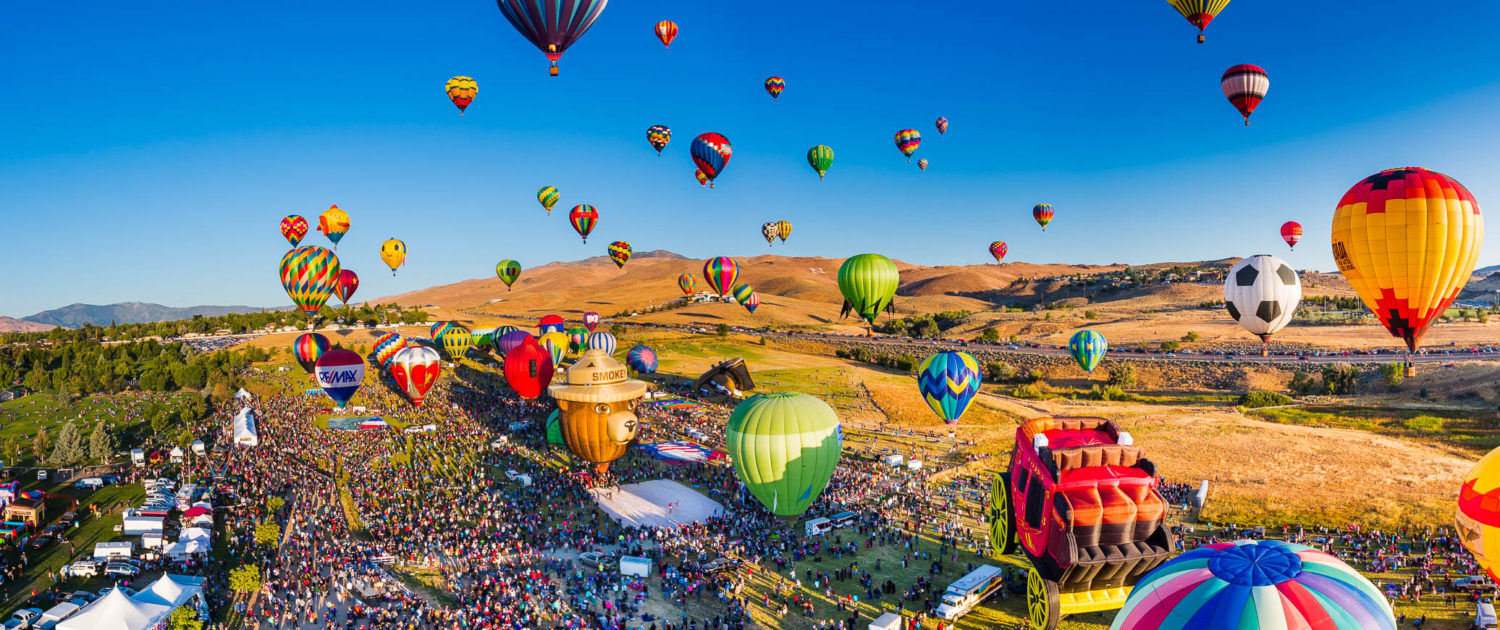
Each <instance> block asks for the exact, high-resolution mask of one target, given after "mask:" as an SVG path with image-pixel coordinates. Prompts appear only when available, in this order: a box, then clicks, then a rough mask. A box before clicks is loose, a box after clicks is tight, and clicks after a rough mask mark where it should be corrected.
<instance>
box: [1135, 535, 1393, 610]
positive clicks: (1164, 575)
mask: <svg viewBox="0 0 1500 630" xmlns="http://www.w3.org/2000/svg"><path fill="white" fill-rule="evenodd" d="M1187 628H1203V629H1205V630H1218V629H1220V628H1223V629H1225V630H1229V629H1236V630H1238V629H1250V630H1258V629H1264V628H1278V629H1280V628H1285V629H1288V630H1292V629H1296V630H1313V629H1326V630H1395V629H1396V617H1395V615H1394V614H1393V613H1392V611H1391V606H1390V604H1389V603H1388V602H1387V601H1386V596H1385V595H1384V594H1383V593H1381V592H1380V590H1379V589H1377V588H1375V585H1374V584H1371V583H1370V581H1369V580H1368V579H1366V578H1365V577H1364V576H1362V575H1360V574H1359V572H1358V571H1355V570H1354V568H1353V567H1350V566H1349V565H1347V564H1345V563H1344V561H1342V560H1339V559H1338V558H1335V557H1334V556H1332V555H1330V554H1327V553H1324V552H1322V551H1318V550H1317V549H1313V548H1312V547H1307V546H1304V545H1298V544H1293V543H1289V542H1283V541H1280V540H1236V541H1233V542H1221V543H1211V544H1208V545H1204V546H1202V547H1199V548H1197V549H1194V550H1192V551H1189V552H1187V553H1185V554H1182V555H1180V556H1177V557H1176V558H1173V559H1172V560H1170V561H1168V562H1166V563H1165V564H1163V565H1161V566H1160V567H1157V568H1156V570H1155V571H1152V572H1151V573H1149V574H1147V575H1146V576H1145V577H1143V578H1141V579H1140V581H1138V582H1136V584H1135V588H1133V589H1131V590H1130V597H1129V598H1128V599H1126V600H1125V606H1124V608H1122V609H1121V610H1120V612H1119V613H1118V614H1116V615H1115V621H1114V624H1112V625H1111V626H1110V630H1178V629H1187Z"/></svg>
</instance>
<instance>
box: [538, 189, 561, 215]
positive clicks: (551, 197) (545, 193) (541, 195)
mask: <svg viewBox="0 0 1500 630" xmlns="http://www.w3.org/2000/svg"><path fill="white" fill-rule="evenodd" d="M561 196H562V194H561V193H559V192H557V188H556V187H553V186H543V187H541V188H540V189H539V190H537V191H536V200H537V201H539V202H541V204H542V207H543V208H545V209H546V210H547V216H552V206H555V205H557V200H558V198H559V197H561Z"/></svg>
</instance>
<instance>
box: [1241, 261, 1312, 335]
mask: <svg viewBox="0 0 1500 630" xmlns="http://www.w3.org/2000/svg"><path fill="white" fill-rule="evenodd" d="M1300 301H1302V282H1301V280H1299V279H1298V278H1297V272H1295V271H1292V267H1291V265H1288V264H1286V261H1284V260H1282V259H1280V258H1277V257H1275V256H1267V255H1265V254H1261V255H1259V256H1251V257H1249V258H1246V259H1244V260H1241V261H1240V262H1239V263H1238V264H1236V265H1235V266H1234V267H1233V268H1231V269H1230V270H1229V274H1228V275H1226V276H1224V308H1225V309H1227V310H1228V311H1229V316H1230V317H1231V318H1233V319H1234V321H1235V322H1237V323H1239V325H1240V326H1242V327H1244V329H1245V330H1248V331H1250V334H1252V335H1255V336H1258V337H1260V344H1261V345H1260V354H1261V356H1266V355H1268V354H1270V350H1269V349H1268V348H1267V344H1268V343H1269V342H1270V340H1271V335H1274V334H1276V331H1278V330H1281V329H1282V328H1285V327H1286V325H1287V324H1289V323H1291V321H1292V316H1293V315H1295V314H1296V313H1297V303H1298V302H1300Z"/></svg>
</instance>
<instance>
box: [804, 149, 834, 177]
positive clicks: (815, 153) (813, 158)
mask: <svg viewBox="0 0 1500 630" xmlns="http://www.w3.org/2000/svg"><path fill="white" fill-rule="evenodd" d="M807 165H808V166H811V167H812V168H813V170H815V171H817V172H818V179H819V180H821V179H823V174H824V173H827V172H828V167H830V166H833V149H830V148H828V145H826V144H820V145H818V146H815V147H813V148H811V149H808V150H807Z"/></svg>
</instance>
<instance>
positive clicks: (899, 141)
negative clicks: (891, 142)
mask: <svg viewBox="0 0 1500 630" xmlns="http://www.w3.org/2000/svg"><path fill="white" fill-rule="evenodd" d="M920 146H922V134H920V133H917V130H916V129H902V130H901V131H897V132H896V149H897V150H899V151H901V154H902V155H905V156H906V163H907V164H911V154H913V153H916V152H917V147H920Z"/></svg>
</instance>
